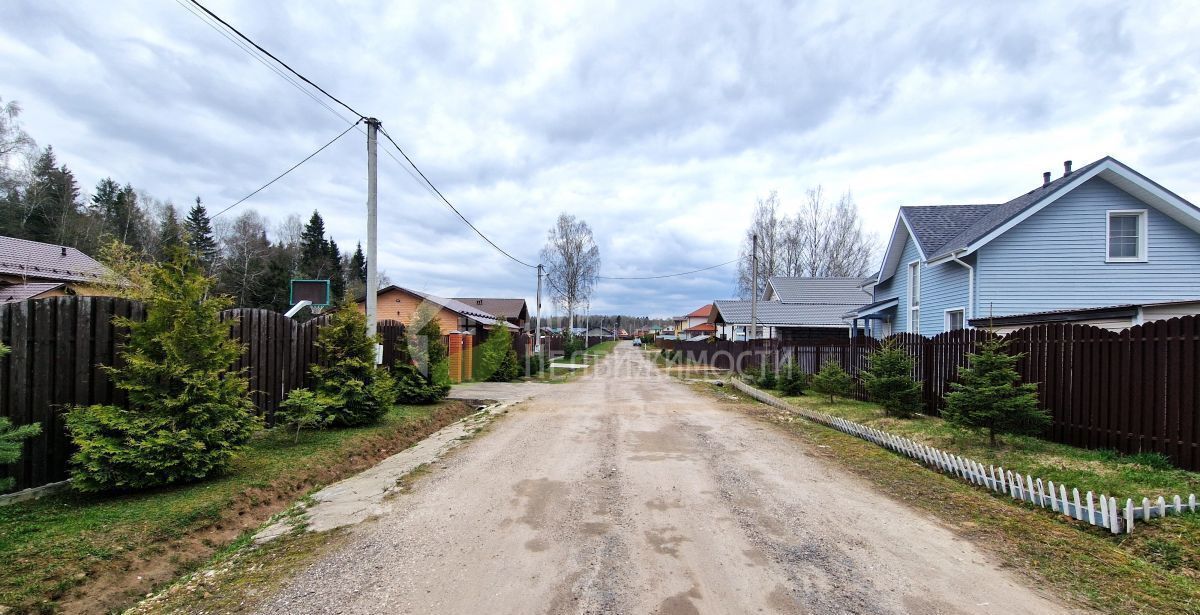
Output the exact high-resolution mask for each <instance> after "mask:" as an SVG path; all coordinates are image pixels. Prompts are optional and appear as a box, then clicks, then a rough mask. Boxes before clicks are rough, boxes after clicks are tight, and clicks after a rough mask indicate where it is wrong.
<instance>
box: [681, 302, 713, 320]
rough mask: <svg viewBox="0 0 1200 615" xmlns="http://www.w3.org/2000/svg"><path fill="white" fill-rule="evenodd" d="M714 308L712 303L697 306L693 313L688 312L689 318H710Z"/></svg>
mask: <svg viewBox="0 0 1200 615" xmlns="http://www.w3.org/2000/svg"><path fill="white" fill-rule="evenodd" d="M712 309H713V306H712V304H711V303H710V304H708V305H706V306H704V307H701V308H696V310H695V311H693V312H692V313H691V314H688V315H687V317H688V318H708V315H709V314H712Z"/></svg>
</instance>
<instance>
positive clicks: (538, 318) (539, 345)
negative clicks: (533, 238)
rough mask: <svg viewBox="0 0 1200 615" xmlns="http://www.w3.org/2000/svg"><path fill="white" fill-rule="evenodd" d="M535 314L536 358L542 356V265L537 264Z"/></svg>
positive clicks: (534, 338)
mask: <svg viewBox="0 0 1200 615" xmlns="http://www.w3.org/2000/svg"><path fill="white" fill-rule="evenodd" d="M537 276H538V285H537V316H536V317H535V318H534V321H533V322H534V328H535V329H537V330H536V331H534V333H533V350H534V351H535V352H537V355H538V359H541V358H542V265H541V263H538V266H537Z"/></svg>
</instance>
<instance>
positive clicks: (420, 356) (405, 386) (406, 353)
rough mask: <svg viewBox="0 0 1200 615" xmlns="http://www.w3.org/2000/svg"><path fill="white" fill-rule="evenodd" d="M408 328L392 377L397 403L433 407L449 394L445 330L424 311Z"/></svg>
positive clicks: (419, 313) (448, 367)
mask: <svg viewBox="0 0 1200 615" xmlns="http://www.w3.org/2000/svg"><path fill="white" fill-rule="evenodd" d="M413 322H414V323H421V322H423V323H424V324H422V325H421V326H419V327H416V328H415V330H414V329H413V328H411V327H410V328H408V329H407V331H408V333H407V334H406V335H405V339H404V341H403V343H402V344H401V347H400V348H397V351H398V354H399V356H398V357H397V360H396V365H394V366H393V367H392V375H393V378H394V380H395V383H396V401H398V402H399V403H402V404H432V403H437V402H439V401H441V400H442V399H444V398H445V397H446V395H447V394H448V393H449V392H450V365H449V361H448V355H449V352H448V350H447V348H446V344H445V343H443V342H442V330H441V327H439V326H438V323H437V320H436V319H434V318H433V317H432V314H431V312H429V311H428V310H427V309H426V308H424V307H422V308H421V309H420V310H418V312H417V315H416V318H414V319H413Z"/></svg>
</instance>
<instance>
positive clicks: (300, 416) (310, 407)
mask: <svg viewBox="0 0 1200 615" xmlns="http://www.w3.org/2000/svg"><path fill="white" fill-rule="evenodd" d="M330 403H331V402H330V401H329V400H327V399H323V398H321V396H319V395H317V394H316V393H314V392H312V391H310V390H308V389H292V391H291V392H289V393H288V396H287V399H285V400H283V402H282V403H280V404H279V411H278V412H276V413H275V426H276V427H277V428H280V429H286V430H287V431H292V430H293V429H294V430H295V431H296V433H295V434H294V435H293V436H292V442H297V441H299V440H300V430H302V429H320V428H322V427H324V426H326V425H328V424H329V419H330V417H329V415H328V414H327V413H326V412H325V408H326V407H328V406H329V405H330Z"/></svg>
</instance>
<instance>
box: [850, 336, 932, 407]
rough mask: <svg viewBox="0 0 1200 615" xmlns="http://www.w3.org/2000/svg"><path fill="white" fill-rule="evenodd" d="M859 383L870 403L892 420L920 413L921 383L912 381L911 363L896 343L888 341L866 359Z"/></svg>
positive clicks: (911, 360)
mask: <svg viewBox="0 0 1200 615" xmlns="http://www.w3.org/2000/svg"><path fill="white" fill-rule="evenodd" d="M868 362H869V364H870V366H869V367H868V369H866V370H865V371H863V373H862V380H863V384H864V385H865V386H866V388H867V393H868V395H870V397H871V401H873V402H875V403H877V404H879V405H881V406H883V410H884V413H886V414H888V415H891V416H899V417H909V416H912V415H913V414H916V413H917V412H920V411H921V383H920V382H917V381H916V380H913V378H912V375H911V374H912V369H913V359H912V357H910V356H908V353H907V352H905V351H904V349H903V348H901V347H900V345H899V343H897V342H896V340H894V339H892V340H887V341H885V342H884V343H883V345H882V346H880V347H879V349H878V350H876V351H875V352H873V353H871V355H870V357H869V358H868Z"/></svg>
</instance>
